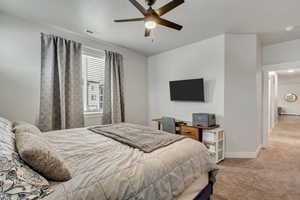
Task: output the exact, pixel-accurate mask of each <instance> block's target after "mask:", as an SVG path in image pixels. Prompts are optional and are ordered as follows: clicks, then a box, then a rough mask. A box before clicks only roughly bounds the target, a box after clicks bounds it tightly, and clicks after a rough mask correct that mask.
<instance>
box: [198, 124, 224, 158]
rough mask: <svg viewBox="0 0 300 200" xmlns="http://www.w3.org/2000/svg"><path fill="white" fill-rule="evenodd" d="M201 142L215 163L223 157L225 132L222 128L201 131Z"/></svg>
mask: <svg viewBox="0 0 300 200" xmlns="http://www.w3.org/2000/svg"><path fill="white" fill-rule="evenodd" d="M203 143H204V144H205V146H206V147H207V149H208V151H209V152H210V154H211V156H212V157H213V159H214V160H215V162H216V163H219V162H220V161H222V160H224V157H225V134H224V130H223V129H222V128H217V129H212V130H205V131H203Z"/></svg>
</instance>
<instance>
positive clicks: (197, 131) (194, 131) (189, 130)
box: [152, 119, 220, 142]
mask: <svg viewBox="0 0 300 200" xmlns="http://www.w3.org/2000/svg"><path fill="white" fill-rule="evenodd" d="M152 121H154V122H156V123H157V127H158V130H160V129H161V119H153V120H152ZM175 125H176V127H179V133H180V134H181V135H184V136H186V137H189V138H192V139H194V140H197V141H200V142H202V138H203V130H212V129H216V128H219V127H220V126H219V125H216V126H209V127H205V126H192V125H188V123H187V122H184V121H176V122H175Z"/></svg>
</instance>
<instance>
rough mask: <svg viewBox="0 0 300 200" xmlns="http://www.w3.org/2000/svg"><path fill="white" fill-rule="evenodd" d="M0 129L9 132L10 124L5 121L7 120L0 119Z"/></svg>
mask: <svg viewBox="0 0 300 200" xmlns="http://www.w3.org/2000/svg"><path fill="white" fill-rule="evenodd" d="M0 128H2V129H7V130H9V131H11V129H12V122H11V121H9V120H7V119H4V118H2V117H0Z"/></svg>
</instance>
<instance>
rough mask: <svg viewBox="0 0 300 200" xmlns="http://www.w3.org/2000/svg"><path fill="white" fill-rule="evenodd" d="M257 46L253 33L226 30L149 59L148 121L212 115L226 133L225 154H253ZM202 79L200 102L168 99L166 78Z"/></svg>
mask: <svg viewBox="0 0 300 200" xmlns="http://www.w3.org/2000/svg"><path fill="white" fill-rule="evenodd" d="M261 57H262V56H261V45H260V42H259V41H258V38H257V36H256V35H252V34H251V35H244V34H243V35H236V34H226V35H225V36H224V35H221V36H217V37H214V38H211V39H208V40H204V41H201V42H197V43H194V44H191V45H187V46H184V47H181V48H178V49H174V50H171V51H168V52H165V53H162V54H159V55H155V56H152V57H150V58H149V59H148V92H149V95H148V96H149V123H150V124H152V125H153V123H152V122H150V120H151V119H153V118H159V117H161V116H173V117H176V118H178V119H182V120H187V121H191V120H192V119H191V118H192V113H195V112H208V113H215V114H216V115H217V119H218V123H221V124H223V127H224V128H225V133H226V155H227V157H255V156H256V151H257V149H259V147H260V146H261V142H262V133H261V132H262V127H261V126H262V125H261V117H262V70H261V62H262V58H261ZM202 77H203V78H204V80H206V82H205V86H206V87H207V88H206V92H207V95H208V101H207V102H205V103H196V102H172V101H170V92H169V81H172V80H182V79H192V78H202Z"/></svg>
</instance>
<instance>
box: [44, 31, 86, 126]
mask: <svg viewBox="0 0 300 200" xmlns="http://www.w3.org/2000/svg"><path fill="white" fill-rule="evenodd" d="M81 51H82V45H81V44H80V43H77V42H74V41H71V40H66V39H64V38H61V37H57V36H54V35H47V34H43V33H42V34H41V94H40V95H41V97H40V114H39V127H40V129H41V130H42V131H50V130H60V129H68V128H78V127H83V125H84V121H83V102H82V85H81V82H82V76H81V73H82V71H81V65H82V62H81Z"/></svg>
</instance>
